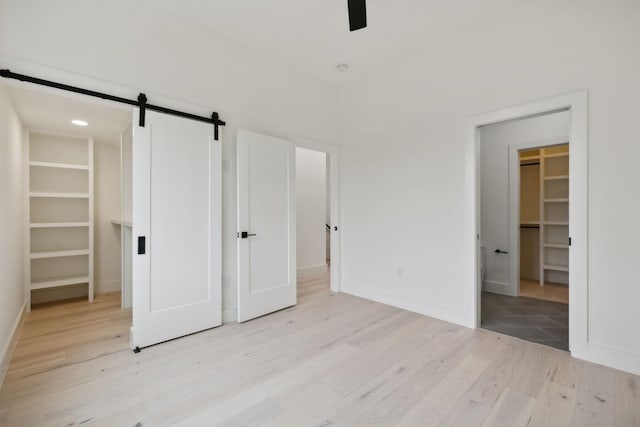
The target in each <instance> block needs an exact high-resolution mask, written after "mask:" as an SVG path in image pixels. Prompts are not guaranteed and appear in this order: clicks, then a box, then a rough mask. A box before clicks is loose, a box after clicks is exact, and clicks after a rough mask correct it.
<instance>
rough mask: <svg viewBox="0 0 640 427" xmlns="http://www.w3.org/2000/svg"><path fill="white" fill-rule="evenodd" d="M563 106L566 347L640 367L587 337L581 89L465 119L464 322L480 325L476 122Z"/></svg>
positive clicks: (638, 358) (633, 357)
mask: <svg viewBox="0 0 640 427" xmlns="http://www.w3.org/2000/svg"><path fill="white" fill-rule="evenodd" d="M565 109H568V110H569V113H570V123H571V125H570V130H569V146H570V148H569V150H570V152H571V155H570V156H569V173H570V178H569V198H570V199H571V210H570V212H569V225H570V230H571V239H572V246H571V249H570V259H569V269H570V276H571V286H569V302H570V304H569V347H570V351H571V355H572V356H574V357H577V358H579V359H584V360H588V361H590V362H594V363H600V364H602V365H606V366H610V367H612V368H616V369H622V370H625V371H628V372H633V373H640V355H638V354H632V353H629V352H624V351H620V350H616V349H613V348H610V347H606V346H603V345H601V344H598V343H594V342H590V341H589V318H588V310H589V306H588V289H589V283H588V240H587V237H588V192H587V184H588V175H587V170H588V94H587V91H586V90H585V91H579V92H573V93H570V94H567V95H561V96H557V97H553V98H549V99H544V100H541V101H535V102H531V103H529V104H525V105H520V106H516V107H511V108H505V109H503V110H499V111H495V112H493V113H487V114H481V115H478V116H475V117H471V118H469V119H468V120H467V122H466V125H465V135H466V144H465V145H466V158H465V161H466V171H467V174H466V186H465V188H466V191H465V200H466V201H467V210H466V212H465V224H464V229H465V231H466V235H467V236H468V237H467V238H468V240H466V242H465V258H466V259H468V260H469V261H470V262H469V263H468V264H467V265H468V266H471V268H468V270H467V278H468V283H469V288H468V291H467V293H466V304H465V306H466V307H467V311H466V312H465V316H464V319H463V322H461V323H463V324H464V325H467V326H469V327H471V328H474V329H475V328H478V327H479V325H480V309H479V308H480V286H479V282H480V279H479V268H478V265H479V258H478V257H479V254H480V247H479V240H478V235H479V234H478V233H479V232H480V221H479V220H480V216H479V215H480V208H479V202H480V199H479V196H480V187H479V185H480V175H479V173H480V163H479V152H480V150H479V149H478V141H479V138H478V136H479V127H480V126H486V125H489V124H493V123H499V122H503V121H506V120H513V119H518V118H523V117H530V116H534V115H538V114H545V113H551V112H555V111H560V110H565Z"/></svg>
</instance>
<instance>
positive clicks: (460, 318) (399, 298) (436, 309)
mask: <svg viewBox="0 0 640 427" xmlns="http://www.w3.org/2000/svg"><path fill="white" fill-rule="evenodd" d="M342 292H344V293H346V294H351V295H355V296H357V297H360V298H366V299H368V300H372V301H376V302H379V303H381V304H387V305H391V306H394V307H398V308H401V309H403V310H407V311H412V312H414V313H419V314H422V315H424V316H429V317H434V318H436V319H440V320H444V321H446V322H451V323H455V324H456V325H461V326H465V327H467V328H469V327H472V326H471V325H469V321H468V317H469V316H467V315H465V313H464V312H463V311H462V310H456V309H454V308H452V307H446V306H443V305H440V304H434V303H432V302H428V301H420V300H417V299H415V298H413V297H409V296H405V295H400V294H394V293H392V292H387V291H383V290H380V289H375V288H370V287H368V286H359V285H355V284H353V283H350V284H347V283H344V282H343V283H342Z"/></svg>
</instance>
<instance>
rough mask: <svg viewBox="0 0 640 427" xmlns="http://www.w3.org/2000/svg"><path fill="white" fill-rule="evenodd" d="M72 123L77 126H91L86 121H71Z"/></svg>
mask: <svg viewBox="0 0 640 427" xmlns="http://www.w3.org/2000/svg"><path fill="white" fill-rule="evenodd" d="M71 123H73V124H74V125H76V126H89V123H87V122H85V121H84V120H78V119H74V120H71Z"/></svg>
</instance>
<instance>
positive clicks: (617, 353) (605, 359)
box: [571, 342, 640, 375]
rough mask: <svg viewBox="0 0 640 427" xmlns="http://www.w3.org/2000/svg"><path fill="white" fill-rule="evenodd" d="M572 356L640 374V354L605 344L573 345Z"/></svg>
mask: <svg viewBox="0 0 640 427" xmlns="http://www.w3.org/2000/svg"><path fill="white" fill-rule="evenodd" d="M571 356H573V357H576V358H578V359H582V360H586V361H588V362H592V363H597V364H599V365H604V366H608V367H610V368H614V369H619V370H621V371H625V372H630V373H632V374H635V375H640V354H636V353H629V352H627V351H624V350H620V349H617V348H613V347H610V346H608V345H605V344H598V343H594V342H588V343H586V344H583V345H576V346H574V345H572V346H571Z"/></svg>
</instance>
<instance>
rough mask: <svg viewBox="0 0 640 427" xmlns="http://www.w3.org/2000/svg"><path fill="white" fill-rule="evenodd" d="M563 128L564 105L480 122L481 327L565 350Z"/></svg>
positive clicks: (566, 155)
mask: <svg viewBox="0 0 640 427" xmlns="http://www.w3.org/2000/svg"><path fill="white" fill-rule="evenodd" d="M569 129H570V115H569V111H568V110H564V111H556V112H552V113H549V114H541V115H536V116H532V117H524V118H520V119H517V120H510V121H505V122H500V123H495V124H491V125H487V126H484V127H482V128H481V129H480V170H481V172H480V180H481V184H480V187H481V193H480V199H481V206H482V208H481V220H480V221H481V229H482V239H481V266H482V268H481V270H482V290H483V291H482V296H481V325H480V326H481V327H483V328H485V329H489V330H493V331H496V332H500V333H504V334H506V335H511V336H516V337H519V338H522V339H525V340H528V341H532V342H536V343H540V344H544V345H548V346H551V347H555V348H558V349H561V350H565V351H567V350H569V305H568V304H569V298H568V297H569ZM513 216H515V217H516V221H515V224H516V226H515V227H514V221H513V218H510V217H513Z"/></svg>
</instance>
